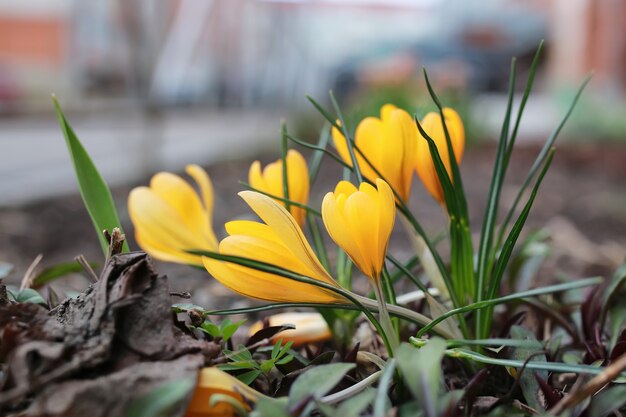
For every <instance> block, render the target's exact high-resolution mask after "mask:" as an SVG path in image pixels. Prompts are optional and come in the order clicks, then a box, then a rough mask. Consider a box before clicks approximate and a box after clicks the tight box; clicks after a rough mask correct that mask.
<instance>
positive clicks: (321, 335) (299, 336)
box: [248, 312, 332, 346]
mask: <svg viewBox="0 0 626 417" xmlns="http://www.w3.org/2000/svg"><path fill="white" fill-rule="evenodd" d="M266 320H267V322H268V323H269V325H270V326H282V325H285V324H293V325H294V326H296V328H295V329H291V330H285V331H282V332H280V333H278V334H276V335H275V336H273V337H272V342H274V343H275V342H276V341H278V340H279V339H282V340H283V343H287V342H293V345H294V346H300V345H303V344H307V343H315V342H321V341H324V340H329V339H330V338H331V337H332V333H331V331H330V329H329V328H328V324H327V323H326V320H324V318H323V317H322V315H321V314H320V313H317V312H289V313H280V314H274V315H271V316H269V317H268V318H266ZM263 326H264V321H258V322H256V323H254V324H253V325H252V326H250V329H249V330H248V335H249V336H252V335H254V334H255V333H256V332H258V331H259V330H261V329H262V328H263Z"/></svg>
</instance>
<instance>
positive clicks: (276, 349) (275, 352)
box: [271, 338, 283, 359]
mask: <svg viewBox="0 0 626 417" xmlns="http://www.w3.org/2000/svg"><path fill="white" fill-rule="evenodd" d="M282 344H283V339H282V338H280V339H278V341H277V342H276V343H275V344H274V347H272V354H271V358H272V359H276V358H277V357H278V352H280V346H281V345H282Z"/></svg>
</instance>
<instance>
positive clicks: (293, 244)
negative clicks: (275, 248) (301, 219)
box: [239, 191, 336, 285]
mask: <svg viewBox="0 0 626 417" xmlns="http://www.w3.org/2000/svg"><path fill="white" fill-rule="evenodd" d="M239 195H240V196H241V198H243V199H244V200H245V202H246V203H248V205H249V206H250V208H252V210H253V211H254V212H255V213H256V214H257V215H258V216H259V217H260V218H261V219H262V220H263V221H264V222H265V224H267V225H268V226H269V227H270V228H271V229H272V230H274V232H275V233H276V235H277V236H279V237H280V239H281V240H282V242H283V243H284V245H285V247H287V248H289V250H290V251H291V253H293V255H294V256H295V257H296V258H298V259H300V260H302V262H303V263H304V264H305V265H307V267H308V268H309V269H310V270H311V271H314V272H315V276H314V277H313V278H316V279H319V280H322V281H325V282H327V283H329V284H332V285H336V282H335V280H333V279H332V277H330V275H328V272H326V270H325V269H324V267H323V266H322V264H321V263H320V261H319V260H318V259H317V256H316V255H315V253H314V252H313V249H312V248H311V246H310V245H309V242H308V241H307V240H306V238H305V236H304V233H302V230H301V229H300V226H299V225H298V223H297V222H296V220H295V219H294V218H293V216H292V215H291V214H289V212H288V211H287V210H285V208H284V207H282V206H281V205H279V204H278V203H276V202H275V201H274V200H272V199H271V198H270V197H267V196H265V195H263V194H260V193H255V192H253V191H242V192H240V193H239Z"/></svg>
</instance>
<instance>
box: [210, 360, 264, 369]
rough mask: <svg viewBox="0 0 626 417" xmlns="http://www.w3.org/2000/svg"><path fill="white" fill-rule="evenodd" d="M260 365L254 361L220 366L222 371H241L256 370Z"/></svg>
mask: <svg viewBox="0 0 626 417" xmlns="http://www.w3.org/2000/svg"><path fill="white" fill-rule="evenodd" d="M257 366H258V364H257V363H256V362H254V361H237V362H228V363H221V364H218V365H217V367H218V368H219V369H221V370H222V371H240V370H242V369H256V368H257Z"/></svg>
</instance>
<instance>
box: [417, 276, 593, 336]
mask: <svg viewBox="0 0 626 417" xmlns="http://www.w3.org/2000/svg"><path fill="white" fill-rule="evenodd" d="M600 283H602V278H587V279H581V280H577V281H572V282H566V283H564V284H556V285H549V286H547V287H540V288H535V289H532V290H528V291H523V292H518V293H514V294H509V295H505V296H504V297H499V298H492V299H489V300H484V301H479V302H477V303H473V304H469V305H467V306H465V307H460V308H455V309H454V310H450V311H448V312H447V313H445V314H442V315H441V316H439V317H437V318H436V319H433V321H431V322H430V323H428V324H427V325H426V326H424V327H423V328H422V329H420V331H418V332H417V335H416V337H415V338H411V339H419V338H420V337H421V336H423V335H424V334H426V333H428V332H429V331H430V330H431V329H432V328H434V327H435V326H436V325H437V324H439V323H441V322H442V321H443V320H445V319H447V318H448V317H452V316H456V315H458V314H464V313H468V312H470V311H473V310H480V309H482V308H488V307H490V306H494V305H497V304H504V303H507V302H509V301H515V300H521V299H523V298H528V297H534V296H537V295H543V294H550V293H554V292H560V291H570V290H574V289H578V288H584V287H590V286H592V285H598V284H600Z"/></svg>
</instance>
